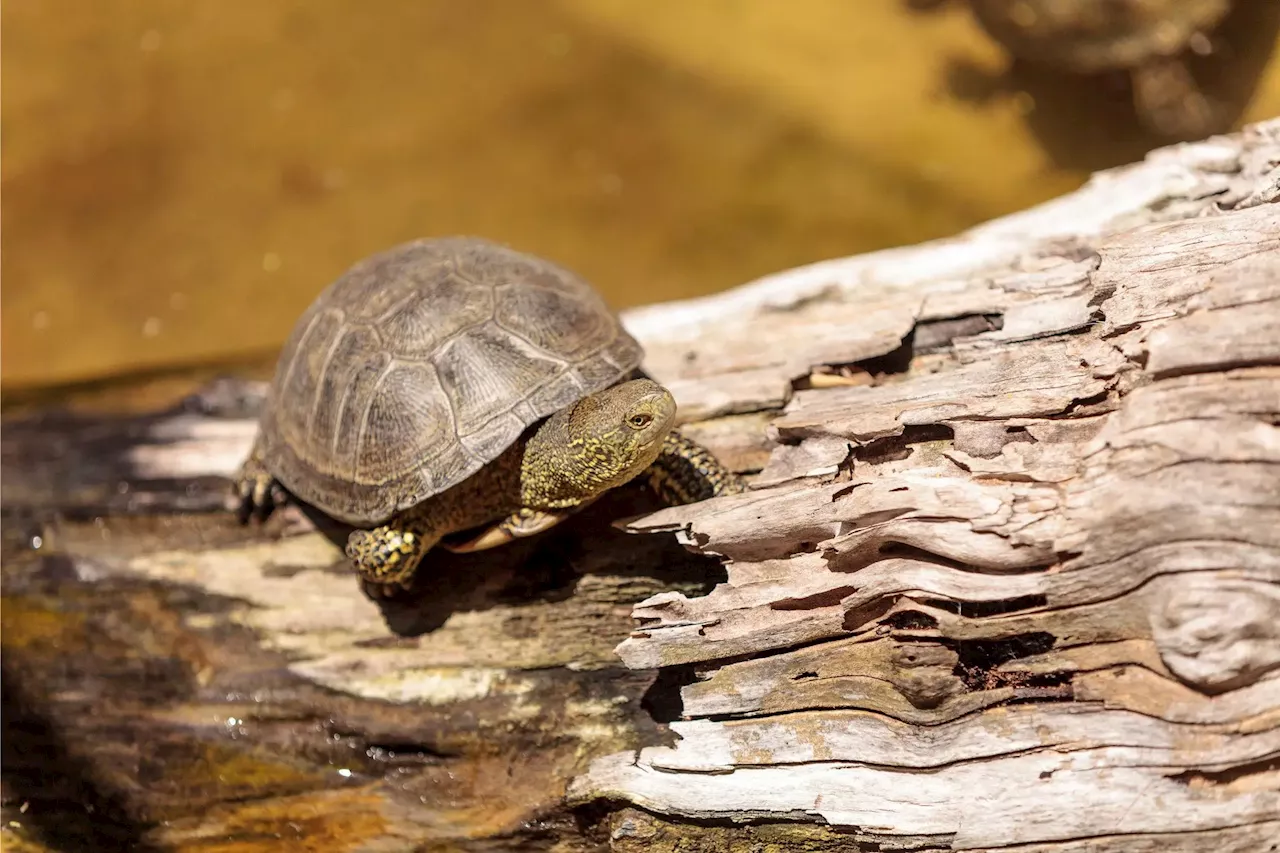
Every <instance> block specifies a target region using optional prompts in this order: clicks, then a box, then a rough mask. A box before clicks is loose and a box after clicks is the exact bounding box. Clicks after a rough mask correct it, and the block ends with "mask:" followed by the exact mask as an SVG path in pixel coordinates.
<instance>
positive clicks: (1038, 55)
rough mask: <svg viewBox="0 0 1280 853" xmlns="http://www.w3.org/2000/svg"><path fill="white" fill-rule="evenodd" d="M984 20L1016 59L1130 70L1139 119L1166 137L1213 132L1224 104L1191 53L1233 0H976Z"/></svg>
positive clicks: (973, 5) (973, 4)
mask: <svg viewBox="0 0 1280 853" xmlns="http://www.w3.org/2000/svg"><path fill="white" fill-rule="evenodd" d="M968 3H969V8H970V10H971V11H972V13H973V16H974V18H975V19H976V20H977V22H978V24H979V25H980V26H981V27H982V28H983V29H984V30H986V32H987V33H988V34H989V35H990V36H992V37H993V38H994V39H996V40H997V41H998V42H1000V43H1001V44H1002V45H1004V47H1005V48H1006V49H1008V50H1009V51H1010V52H1011V53H1012V54H1013V55H1014V56H1016V57H1018V58H1019V59H1022V60H1025V61H1027V62H1032V63H1037V64H1041V65H1046V66H1051V67H1056V68H1062V69H1064V70H1067V71H1070V72H1073V73H1077V74H1099V73H1103V72H1108V71H1122V72H1126V73H1127V74H1128V75H1129V78H1130V80H1131V83H1132V89H1133V99H1134V107H1135V109H1136V111H1137V115H1138V119H1139V120H1140V121H1141V122H1142V123H1143V124H1144V125H1145V126H1146V127H1147V128H1148V129H1149V130H1151V131H1153V132H1155V133H1157V134H1160V135H1162V136H1165V137H1174V138H1183V139H1191V138H1198V137H1201V136H1205V135H1208V134H1209V133H1211V132H1213V130H1214V128H1215V127H1216V126H1217V124H1218V123H1219V121H1220V116H1219V112H1220V111H1219V109H1218V108H1217V107H1216V106H1215V105H1214V104H1213V103H1212V102H1211V101H1210V100H1209V98H1207V97H1206V96H1205V94H1204V93H1203V92H1202V91H1201V90H1200V88H1199V86H1198V84H1197V83H1196V80H1195V78H1194V77H1193V76H1192V74H1191V69H1190V68H1189V67H1188V65H1187V62H1186V58H1187V52H1188V50H1189V49H1192V48H1196V47H1197V45H1205V46H1206V47H1207V44H1208V42H1207V39H1206V35H1205V34H1206V33H1208V32H1210V31H1211V30H1212V29H1213V28H1214V27H1216V26H1217V25H1218V24H1219V23H1220V22H1221V21H1222V20H1223V18H1225V17H1226V15H1227V13H1228V12H1230V11H1231V5H1232V0H968Z"/></svg>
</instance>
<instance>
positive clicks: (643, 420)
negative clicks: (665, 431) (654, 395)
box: [627, 412, 653, 429]
mask: <svg viewBox="0 0 1280 853" xmlns="http://www.w3.org/2000/svg"><path fill="white" fill-rule="evenodd" d="M627 423H629V424H631V426H633V427H635V428H636V429H644V428H645V427H647V426H648V425H649V424H651V423H653V415H649V414H645V413H644V412H640V413H639V414H635V415H632V416H631V417H629V418H627Z"/></svg>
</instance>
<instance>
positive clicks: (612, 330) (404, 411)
mask: <svg viewBox="0 0 1280 853" xmlns="http://www.w3.org/2000/svg"><path fill="white" fill-rule="evenodd" d="M307 313H308V315H310V316H305V315H304V318H303V319H302V321H300V322H299V324H298V325H297V326H296V327H295V331H294V333H293V334H292V335H291V336H290V340H289V341H288V342H287V343H286V345H285V351H284V353H283V357H282V358H281V360H280V367H279V369H278V371H277V375H276V379H275V381H274V383H273V386H272V390H271V393H270V395H269V400H270V402H269V404H268V407H267V412H266V413H265V414H264V418H263V439H262V447H263V457H264V460H265V462H266V464H267V465H268V466H269V467H270V468H271V469H272V470H273V471H274V472H276V476H277V478H278V479H279V480H280V481H281V483H283V484H284V485H285V487H286V488H288V489H289V490H290V491H291V492H293V493H294V494H296V495H298V496H299V497H301V498H302V499H303V500H305V501H307V502H308V503H311V504H313V505H315V506H317V507H318V508H319V509H321V510H323V511H325V512H327V513H329V514H331V515H333V516H335V517H337V518H339V519H342V520H344V521H348V522H350V523H355V524H366V523H371V522H377V521H381V520H384V519H385V518H387V517H388V516H389V515H391V514H392V513H394V512H396V511H398V510H401V509H405V508H407V507H409V506H412V505H414V504H416V503H419V502H420V501H422V500H424V499H425V498H427V497H430V496H432V495H434V494H438V493H439V492H441V491H443V490H445V489H447V488H449V487H450V486H452V485H455V484H457V483H458V482H461V481H462V480H463V479H465V478H466V477H468V476H470V475H471V474H472V473H474V472H475V471H477V470H478V469H479V468H480V467H481V466H483V465H485V464H487V463H489V462H491V461H493V460H494V459H496V458H497V457H498V456H499V455H500V454H501V453H502V451H503V450H505V449H506V448H507V447H508V446H510V445H511V444H512V443H513V442H514V441H516V440H517V438H518V437H519V436H520V434H521V433H522V432H523V431H524V430H525V429H526V428H527V427H529V426H530V425H531V424H533V423H534V422H536V421H537V420H538V419H540V418H542V417H545V416H547V415H549V414H551V413H552V412H554V411H557V410H559V409H561V408H563V407H565V406H567V405H570V404H571V403H573V402H575V401H576V400H578V399H579V398H581V397H582V396H583V395H584V394H588V393H592V392H594V391H597V390H600V389H602V388H604V387H607V386H608V385H612V384H613V383H615V382H617V381H618V380H619V379H621V378H623V377H624V376H625V375H626V374H627V373H628V372H629V371H631V370H632V369H633V368H635V367H636V366H638V364H639V362H640V358H641V349H640V346H639V344H638V343H637V342H636V341H635V340H634V339H633V338H631V336H630V335H628V334H627V333H626V332H625V330H623V328H622V326H621V324H620V323H619V322H618V320H617V318H616V317H615V316H614V315H613V313H612V312H611V311H610V310H609V308H608V307H607V305H606V304H605V303H604V301H603V299H601V298H600V296H599V295H598V294H597V293H596V292H595V290H594V289H592V288H591V287H590V285H588V284H587V283H586V282H584V281H582V280H581V279H579V278H577V277H576V276H575V275H573V274H572V273H570V272H568V271H567V270H563V269H560V268H558V267H556V266H554V265H551V264H550V263H547V262H544V261H541V260H540V259H536V258H532V257H531V256H528V255H524V254H522V253H519V252H515V251H513V250H509V249H506V248H504V247H501V246H498V245H496V244H493V243H489V242H488V241H484V240H478V239H471V238H443V239H434V240H419V241H414V242H412V243H407V244H404V245H402V246H398V247H394V248H392V249H390V250H387V251H385V252H382V253H379V254H377V255H374V256H371V257H369V258H366V259H365V260H363V261H360V262H358V263H357V264H355V265H354V266H353V267H352V268H351V269H350V270H348V271H347V272H346V273H345V274H344V275H343V276H341V277H340V278H339V279H338V280H337V281H335V282H334V283H333V284H331V285H330V286H329V287H328V288H327V289H326V290H325V292H323V293H322V294H321V295H320V296H319V297H318V298H317V300H316V302H315V303H314V304H313V305H312V307H311V308H310V309H308V312H307Z"/></svg>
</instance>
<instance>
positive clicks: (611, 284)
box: [0, 0, 1280, 403]
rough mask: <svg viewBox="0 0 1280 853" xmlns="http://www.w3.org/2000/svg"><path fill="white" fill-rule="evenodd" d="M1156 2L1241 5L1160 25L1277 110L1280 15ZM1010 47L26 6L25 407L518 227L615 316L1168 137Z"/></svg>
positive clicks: (1115, 159)
mask: <svg viewBox="0 0 1280 853" xmlns="http://www.w3.org/2000/svg"><path fill="white" fill-rule="evenodd" d="M973 2H978V0H973ZM1053 2H1054V0H1020V2H1017V3H1006V4H1004V5H1005V6H1006V7H1007V8H1005V9H1003V10H997V14H1005V15H1007V16H1010V17H1011V19H1013V20H1015V21H1021V22H1022V23H1024V24H1025V23H1026V22H1027V21H1034V20H1036V19H1035V12H1036V9H1035V7H1037V6H1043V5H1044V4H1046V3H1048V4H1050V5H1051V4H1052V3H1053ZM1093 2H1095V0H1090V3H1093ZM1126 2H1148V0H1126ZM1000 5H1001V4H1000V3H998V2H997V3H991V2H987V3H986V6H988V7H991V6H1000ZM1086 5H1089V4H1086ZM1155 5H1156V6H1162V7H1164V11H1162V12H1160V14H1169V15H1174V16H1177V15H1184V14H1185V15H1193V14H1200V12H1198V11H1194V10H1192V7H1206V6H1221V7H1222V13H1223V14H1225V17H1223V18H1222V19H1221V20H1220V21H1217V20H1215V22H1214V24H1213V25H1212V26H1211V27H1207V28H1203V29H1205V30H1207V33H1201V32H1197V33H1196V34H1195V35H1194V36H1193V37H1190V38H1182V39H1181V41H1179V37H1178V36H1177V32H1176V30H1177V28H1176V27H1173V28H1171V27H1170V26H1169V24H1170V23H1172V22H1173V21H1172V20H1170V21H1160V20H1158V19H1156V20H1153V21H1148V22H1146V24H1144V26H1146V25H1149V26H1150V27H1151V28H1152V29H1151V32H1150V34H1149V35H1150V38H1151V40H1152V43H1153V44H1154V43H1156V42H1159V43H1160V44H1161V45H1163V44H1165V42H1166V41H1168V39H1166V38H1165V36H1169V35H1170V33H1172V36H1170V37H1171V38H1173V41H1174V42H1178V43H1177V44H1175V45H1173V46H1174V47H1175V48H1178V49H1182V48H1184V47H1185V48H1186V51H1185V54H1186V57H1187V59H1186V65H1185V67H1186V68H1188V69H1190V70H1191V72H1192V73H1193V76H1194V79H1195V80H1196V81H1197V83H1198V84H1199V85H1200V87H1201V89H1202V91H1203V92H1204V93H1205V94H1206V96H1207V97H1209V98H1211V99H1212V102H1213V104H1215V110H1216V112H1215V114H1214V118H1213V120H1212V122H1211V124H1213V127H1211V128H1206V129H1207V130H1228V129H1232V128H1235V127H1239V126H1240V125H1241V124H1242V123H1245V122H1249V121H1256V120H1259V119H1262V118H1267V117H1271V116H1274V115H1276V114H1280V58H1278V57H1277V50H1276V48H1277V32H1278V28H1280V3H1278V2H1275V0H1235V2H1234V3H1229V2H1227V0H1212V2H1210V0H1156V3H1155ZM1028 10H1030V11H1028ZM1028 14H1031V15H1032V17H1031V18H1027V15H1028ZM1215 14H1216V13H1215ZM1039 20H1041V21H1043V20H1044V19H1043V17H1042V18H1041V19H1039ZM997 23H998V22H997ZM997 30H998V27H993V26H992V25H991V23H990V22H988V23H987V26H985V27H984V26H982V25H980V23H979V21H978V19H977V18H976V17H975V15H974V9H973V8H971V7H970V0H934V1H933V2H925V0H789V2H785V3H784V2H780V0H696V2H688V0H647V1H646V2H641V0H465V1H464V0H364V2H361V3H352V2H345V1H344V0H297V1H296V2H294V1H293V0H260V1H259V2H252V3H250V2H247V0H242V2H228V0H114V2H106V0H103V1H102V2H87V0H5V2H4V3H3V7H2V9H0V32H2V34H3V51H2V52H0V58H2V63H3V67H2V69H0V81H2V85H3V91H2V93H0V94H2V104H3V118H2V121H3V149H2V157H0V179H2V186H0V201H2V204H3V235H2V239H3V246H2V251H0V261H2V269H0V275H2V285H3V289H2V291H0V293H2V302H3V305H2V317H3V331H2V335H0V341H2V343H3V353H2V358H0V368H2V376H0V385H2V391H3V394H4V397H5V400H6V403H8V402H11V401H13V400H15V399H18V400H21V399H23V398H24V395H30V394H32V393H35V392H41V390H42V389H49V388H57V387H59V386H63V387H65V386H67V385H68V383H72V384H74V383H85V382H94V381H100V380H103V379H104V378H109V377H119V376H128V375H133V376H138V375H147V374H153V373H155V372H156V371H161V370H163V369H166V368H171V367H188V368H193V369H205V368H208V369H214V368H217V369H222V368H224V367H226V366H228V365H231V366H239V367H237V368H236V369H241V368H242V369H244V370H246V371H253V370H262V369H263V367H262V366H263V365H267V366H269V365H270V361H271V358H272V357H273V355H274V352H275V349H276V348H277V347H278V346H279V345H280V343H281V342H282V341H283V339H284V337H285V336H286V335H287V334H288V332H289V329H290V327H291V326H292V324H293V321H294V319H295V318H296V317H297V315H298V314H299V312H300V311H301V310H302V309H303V308H304V307H305V306H306V305H307V303H308V302H310V301H311V299H312V298H313V297H314V296H315V294H316V293H317V292H318V291H319V290H320V289H321V288H322V287H323V286H325V285H326V284H327V283H328V282H329V281H330V280H332V279H333V278H334V277H335V276H336V275H338V274H339V273H341V272H342V271H343V270H344V269H345V268H346V267H347V266H349V265H350V264H351V263H352V262H354V261H355V260H357V259H359V258H360V257H362V256H364V255H367V254H369V253H371V252H374V251H377V250H379V249H383V248H386V247H388V246H390V245H392V244H394V243H397V242H400V241H403V240H407V239H411V238H414V237H418V236H429V235H438V234H449V233H473V234H480V235H484V236H488V237H491V238H494V239H497V240H501V241H505V242H508V243H510V244H512V245H514V246H515V247H517V248H520V249H523V250H527V251H531V252H535V253H538V254H541V255H544V256H546V257H548V258H551V259H553V260H556V261H558V262H560V263H563V264H565V265H568V266H570V267H572V268H574V269H576V270H577V271H579V272H580V273H582V274H584V275H585V276H587V277H588V278H589V279H591V280H592V281H593V282H595V283H596V284H597V285H598V286H599V287H600V288H601V290H602V291H603V292H604V293H605V295H606V296H607V298H608V299H609V300H610V301H611V302H612V303H613V304H614V305H615V306H617V307H619V308H623V307H626V306H630V305H635V304H639V303H644V302H651V301H658V300H668V299H673V298H680V297H688V296H695V295H700V294H704V293H709V292H712V291H716V290H720V289H723V288H726V287H730V286H733V285H736V284H739V283H742V282H744V281H747V280H749V279H751V278H753V277H755V276H759V275H762V274H765V273H769V272H772V271H775V270H779V269H782V268H785V267H789V266H794V265H798V264H803V263H807V262H810V261H815V260H819V259H823V258H829V257H833V256H840V255H847V254H852V253H857V252H864V251H869V250H873V249H878V248H882V247H887V246H893V245H899V244H905V243H914V242H918V241H921V240H925V239H929V238H934V237H940V236H945V235H949V234H952V233H955V232H957V231H959V230H962V229H964V228H966V227H968V226H971V225H973V224H976V223H978V222H981V221H983V220H986V219H989V218H991V217H994V216H999V215H1001V214H1004V213H1007V212H1010V211H1014V210H1017V209H1019V208H1023V207H1026V206H1028V205H1031V204H1034V203H1036V202H1038V201H1041V200H1044V199H1046V198H1049V197H1052V196H1055V195H1058V194H1061V193H1063V192H1066V191H1069V190H1071V189H1073V188H1075V187H1076V186H1078V185H1079V184H1080V183H1081V182H1082V181H1083V180H1085V179H1086V178H1087V176H1088V174H1089V172H1090V171H1091V170H1096V169H1100V168H1105V167H1108V166H1114V165H1120V164H1123V163H1127V162H1130V161H1133V160H1135V159H1139V158H1141V156H1142V155H1143V153H1144V152H1145V151H1146V150H1148V149H1149V148H1151V147H1153V146H1156V145H1160V144H1165V143H1167V142H1169V141H1172V138H1173V137H1176V136H1177V132H1176V131H1173V132H1172V134H1171V133H1170V132H1163V131H1162V130H1161V128H1160V127H1159V126H1155V125H1153V123H1152V121H1150V116H1147V117H1146V120H1144V116H1142V115H1141V114H1140V113H1141V110H1139V109H1137V108H1136V107H1135V104H1134V97H1133V88H1134V84H1133V81H1134V80H1135V79H1137V78H1135V77H1134V76H1133V74H1131V73H1130V69H1128V68H1120V69H1113V70H1111V71H1109V72H1105V73H1093V72H1090V73H1081V72H1080V70H1079V69H1076V68H1068V67H1063V66H1062V63H1058V64H1057V65H1055V64H1054V63H1053V62H1048V63H1040V64H1036V63H1034V62H1031V63H1028V62H1027V61H1026V55H1027V53H1028V51H1027V50H1026V49H1025V47H1026V46H1025V45H1023V46H1022V50H1021V53H1020V51H1019V46H1018V45H1016V44H1010V43H1006V42H1007V41H1008V40H1007V39H1005V40H1004V41H1002V40H1001V38H1000V36H999V33H998V32H997ZM1161 39H1163V41H1162V40H1161ZM1059 41H1061V40H1060V39H1059ZM1184 42H1185V44H1184ZM1050 43H1057V42H1053V41H1052V40H1051V41H1050ZM1033 47H1034V46H1033ZM1161 50H1166V49H1165V48H1164V47H1162V48H1161ZM1140 52H1141V51H1139V53H1140ZM1166 52H1168V51H1167V50H1166ZM1029 53H1030V55H1031V56H1032V57H1035V56H1036V55H1037V54H1038V53H1044V54H1045V55H1047V53H1048V52H1045V51H1037V50H1036V49H1032V50H1031V51H1029ZM1020 55H1021V56H1022V58H1018V57H1019V56H1020ZM1124 62H1127V63H1129V64H1133V60H1132V59H1125V60H1124ZM1175 76H1176V75H1175ZM1157 124H1158V123H1157Z"/></svg>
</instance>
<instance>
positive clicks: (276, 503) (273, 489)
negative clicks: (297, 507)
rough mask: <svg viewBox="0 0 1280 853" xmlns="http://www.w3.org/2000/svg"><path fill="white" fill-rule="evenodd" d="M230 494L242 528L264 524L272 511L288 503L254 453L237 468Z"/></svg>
mask: <svg viewBox="0 0 1280 853" xmlns="http://www.w3.org/2000/svg"><path fill="white" fill-rule="evenodd" d="M231 491H232V498H233V499H234V500H235V502H236V511H237V514H238V515H239V517H240V522H241V523H242V524H247V523H248V522H249V521H250V520H251V519H256V520H257V521H259V522H263V521H266V520H267V519H268V518H269V517H270V516H271V513H272V512H273V511H275V510H276V509H277V508H278V507H281V506H284V505H285V504H286V503H288V500H289V495H288V492H286V491H285V489H284V486H282V485H280V483H279V481H278V480H276V478H275V477H273V476H271V472H270V471H268V470H267V469H266V466H264V465H263V464H262V460H260V459H259V458H258V456H257V454H256V453H255V454H253V455H251V456H250V457H249V458H248V459H247V460H245V463H244V465H242V466H241V468H240V471H239V473H237V474H236V478H235V481H234V482H233V483H232V486H231Z"/></svg>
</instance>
